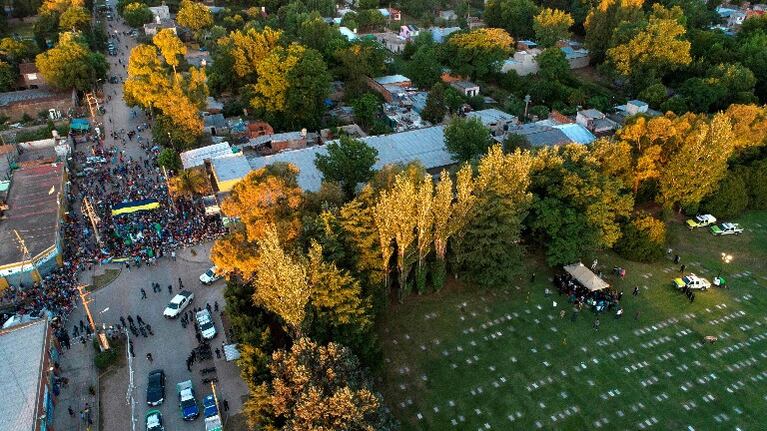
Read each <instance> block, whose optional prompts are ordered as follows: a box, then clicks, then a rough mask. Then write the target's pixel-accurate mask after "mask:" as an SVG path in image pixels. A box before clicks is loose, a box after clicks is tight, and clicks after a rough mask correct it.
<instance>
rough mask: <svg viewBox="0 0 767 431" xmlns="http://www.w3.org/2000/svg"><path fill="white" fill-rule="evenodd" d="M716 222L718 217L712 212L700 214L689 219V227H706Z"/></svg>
mask: <svg viewBox="0 0 767 431" xmlns="http://www.w3.org/2000/svg"><path fill="white" fill-rule="evenodd" d="M714 223H716V217H714V216H712V215H711V214H698V215H696V216H695V217H693V218H691V219H689V220H687V228H688V229H690V230H693V229H695V228H698V227H706V226H710V225H712V224H714Z"/></svg>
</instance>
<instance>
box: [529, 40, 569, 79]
mask: <svg viewBox="0 0 767 431" xmlns="http://www.w3.org/2000/svg"><path fill="white" fill-rule="evenodd" d="M536 60H537V61H538V66H539V67H540V70H539V72H538V75H539V76H540V77H541V78H543V79H544V80H546V81H548V82H559V83H562V84H568V83H570V82H573V72H572V70H571V69H570V64H569V63H568V62H567V58H565V53H564V52H562V50H561V49H559V48H547V49H544V50H543V52H541V53H540V54H538V57H537V58H536Z"/></svg>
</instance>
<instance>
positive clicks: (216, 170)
mask: <svg viewBox="0 0 767 431" xmlns="http://www.w3.org/2000/svg"><path fill="white" fill-rule="evenodd" d="M210 170H211V173H212V174H213V180H214V183H215V186H216V189H217V190H216V191H217V192H230V191H232V188H233V187H234V186H235V185H236V184H237V183H238V182H240V180H241V179H243V178H244V177H245V176H246V175H248V173H250V171H251V170H252V169H251V167H250V164H249V163H248V160H247V159H246V158H245V157H244V156H243V154H242V153H238V154H237V155H231V156H228V157H217V158H215V159H211V160H210Z"/></svg>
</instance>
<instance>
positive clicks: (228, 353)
mask: <svg viewBox="0 0 767 431" xmlns="http://www.w3.org/2000/svg"><path fill="white" fill-rule="evenodd" d="M224 358H226V361H227V362H231V361H234V360H237V359H240V351H239V350H237V345H236V344H225V345H224Z"/></svg>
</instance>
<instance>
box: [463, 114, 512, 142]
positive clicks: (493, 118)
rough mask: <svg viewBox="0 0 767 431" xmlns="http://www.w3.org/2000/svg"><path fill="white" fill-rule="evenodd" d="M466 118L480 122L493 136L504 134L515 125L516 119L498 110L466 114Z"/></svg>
mask: <svg viewBox="0 0 767 431" xmlns="http://www.w3.org/2000/svg"><path fill="white" fill-rule="evenodd" d="M466 117H468V118H476V119H478V120H479V121H481V122H482V124H484V125H485V127H487V128H488V129H490V132H491V133H492V134H493V136H500V135H504V134H506V132H508V130H509V129H510V128H511V127H514V126H516V125H517V123H518V121H517V117H515V116H513V115H511V114H509V113H506V112H503V111H501V110H498V109H482V110H479V111H471V112H468V113H466Z"/></svg>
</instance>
